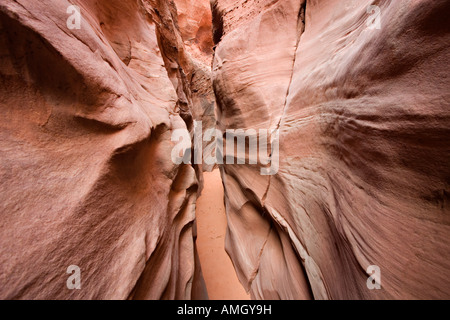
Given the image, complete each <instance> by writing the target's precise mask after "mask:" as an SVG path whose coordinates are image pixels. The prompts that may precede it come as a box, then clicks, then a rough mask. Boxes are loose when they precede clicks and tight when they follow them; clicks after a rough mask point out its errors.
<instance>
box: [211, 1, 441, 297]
mask: <svg viewBox="0 0 450 320" xmlns="http://www.w3.org/2000/svg"><path fill="white" fill-rule="evenodd" d="M212 6H213V22H214V40H215V42H216V44H217V48H216V50H215V58H214V67H213V81H214V85H213V86H214V89H215V93H216V98H217V106H218V107H217V108H218V121H219V125H220V129H221V130H222V131H223V132H225V129H270V130H277V129H279V130H280V131H279V132H280V137H279V145H280V152H279V158H280V164H279V170H278V172H277V174H276V175H273V176H262V175H261V174H260V166H258V165H248V164H247V165H233V164H226V165H224V166H223V168H222V175H223V179H224V183H225V187H226V203H227V212H228V220H229V230H228V237H227V250H228V252H229V254H230V256H231V257H232V259H233V262H234V264H235V266H236V269H237V272H238V275H239V278H240V280H241V282H242V283H243V284H244V285H245V286H246V288H247V289H248V290H250V291H251V293H252V297H253V298H258V299H267V298H282V299H309V298H315V299H388V298H389V299H391V298H393V299H429V298H441V299H442V298H447V299H448V298H449V297H450V280H449V278H448V276H447V273H448V270H450V243H449V241H448V239H449V237H450V224H449V222H450V207H449V203H450V202H449V200H450V196H449V195H450V140H449V137H450V125H449V124H450V111H449V101H450V93H449V91H448V88H449V87H450V80H449V77H448V74H449V67H448V66H449V61H450V50H449V46H448V43H449V40H450V34H449V31H450V30H449V24H448V23H447V21H446V14H447V13H448V12H449V9H450V6H449V2H448V1H444V0H442V1H431V0H417V1H406V0H401V1H351V0H348V1H347V0H346V1H336V0H322V1H317V0H306V1H305V0H302V1H299V0H283V1H277V0H250V1H247V0H245V1H244V0H238V1H232V0H214V1H212ZM378 13H380V15H379V16H378ZM377 17H380V20H379V21H378V20H377ZM378 22H379V23H378ZM233 151H234V150H233ZM227 153H228V154H227V155H228V156H231V158H233V155H231V154H230V151H227ZM247 156H248V154H247ZM234 157H235V156H234ZM369 266H377V267H379V269H380V272H381V290H369V288H368V286H367V280H368V277H369V276H370V275H371V271H370V269H368V268H369Z"/></svg>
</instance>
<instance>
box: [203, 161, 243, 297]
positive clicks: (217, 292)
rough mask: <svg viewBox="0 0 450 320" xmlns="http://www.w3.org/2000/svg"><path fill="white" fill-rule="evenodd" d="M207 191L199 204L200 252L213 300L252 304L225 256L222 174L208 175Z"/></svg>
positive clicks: (210, 295)
mask: <svg viewBox="0 0 450 320" xmlns="http://www.w3.org/2000/svg"><path fill="white" fill-rule="evenodd" d="M204 179H205V180H204V183H205V189H204V190H203V192H202V195H201V197H200V198H199V199H198V200H197V210H196V212H197V228H198V231H197V232H198V236H197V249H198V253H199V256H200V263H201V266H202V271H203V277H204V278H205V282H206V287H207V289H208V295H209V298H210V299H211V300H249V299H250V296H249V295H248V294H247V293H246V292H245V290H244V288H243V287H242V285H241V284H240V283H239V280H238V278H237V276H236V271H235V270H234V267H233V264H232V262H231V260H230V258H229V257H228V255H227V253H226V252H225V235H226V229H227V217H226V214H225V205H224V199H223V197H224V194H223V192H224V191H223V184H222V179H221V177H220V172H219V170H215V171H213V172H205V173H204Z"/></svg>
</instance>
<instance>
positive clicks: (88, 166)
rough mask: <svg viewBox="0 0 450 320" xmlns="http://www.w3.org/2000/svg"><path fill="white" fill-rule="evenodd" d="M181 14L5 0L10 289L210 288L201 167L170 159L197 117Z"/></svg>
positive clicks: (104, 293) (3, 276)
mask: <svg viewBox="0 0 450 320" xmlns="http://www.w3.org/2000/svg"><path fill="white" fill-rule="evenodd" d="M72 4H75V5H78V6H79V7H80V8H81V25H80V29H73V30H70V29H69V28H68V26H67V20H68V19H69V18H70V16H71V14H73V12H71V13H67V12H68V8H69V6H70V5H72ZM69 12H70V11H69ZM176 17H177V11H176V7H175V5H174V3H173V2H172V1H140V0H127V1H124V0H101V1H93V0H92V1H70V2H69V1H66V0H49V1H32V0H19V1H12V0H3V1H2V2H1V3H0V97H1V99H0V108H1V110H2V115H3V117H2V120H1V121H0V153H1V155H0V177H1V179H0V188H1V192H0V215H1V217H0V221H1V223H0V241H1V246H0V298H2V299H191V298H193V299H201V298H206V297H207V295H206V290H205V287H204V283H203V280H202V275H201V271H200V268H199V264H198V257H196V250H195V242H194V239H195V231H194V228H193V227H194V225H195V201H196V199H197V193H198V190H199V185H198V182H197V181H198V179H197V177H199V176H200V174H199V173H201V171H199V170H197V174H196V170H195V169H194V167H192V166H190V165H181V166H178V165H175V164H174V163H173V162H172V160H171V151H172V148H173V146H174V143H173V142H172V141H171V133H172V131H173V130H175V129H182V128H190V127H192V120H193V117H192V113H191V109H193V107H192V101H191V100H190V99H188V98H186V97H189V94H190V90H191V89H190V86H189V82H188V81H186V80H185V79H184V78H183V74H185V73H187V72H188V71H186V72H184V71H183V68H187V65H188V64H187V63H186V62H185V60H186V59H184V58H183V57H184V55H183V52H184V46H183V41H182V37H181V34H180V32H179V30H178V27H177V23H176ZM168 35H170V37H169V36H168ZM169 49H170V50H169ZM191 72H192V70H191ZM71 265H76V266H78V267H79V268H80V270H81V289H80V290H69V289H68V288H67V286H66V281H67V279H68V278H69V276H70V274H67V273H66V271H67V268H68V267H69V266H71Z"/></svg>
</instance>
